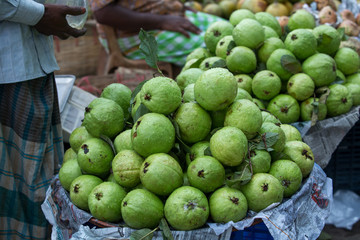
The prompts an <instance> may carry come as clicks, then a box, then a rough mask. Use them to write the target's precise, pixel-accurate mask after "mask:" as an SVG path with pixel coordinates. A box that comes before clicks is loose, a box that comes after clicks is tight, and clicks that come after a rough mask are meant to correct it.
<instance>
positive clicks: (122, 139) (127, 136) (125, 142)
mask: <svg viewBox="0 0 360 240" xmlns="http://www.w3.org/2000/svg"><path fill="white" fill-rule="evenodd" d="M114 147H115V151H116V153H119V152H120V151H122V150H125V149H127V150H132V149H133V146H132V143H131V129H128V130H125V131H123V132H121V133H120V134H119V135H117V136H116V138H115V139H114Z"/></svg>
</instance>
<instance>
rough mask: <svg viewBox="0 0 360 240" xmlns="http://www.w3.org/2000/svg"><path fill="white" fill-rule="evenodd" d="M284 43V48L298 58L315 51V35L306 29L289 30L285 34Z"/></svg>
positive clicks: (300, 58) (312, 53) (308, 55)
mask: <svg viewBox="0 0 360 240" xmlns="http://www.w3.org/2000/svg"><path fill="white" fill-rule="evenodd" d="M284 43H285V46H286V48H287V49H288V50H290V51H291V52H292V53H293V54H294V55H295V57H296V58H297V59H299V60H304V59H306V58H308V57H310V56H312V55H314V54H315V53H316V48H317V40H316V37H315V36H314V34H313V33H312V32H310V31H309V30H307V29H295V30H293V31H291V32H290V33H289V34H288V35H287V36H286V39H285V41H284Z"/></svg>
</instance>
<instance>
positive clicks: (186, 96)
mask: <svg viewBox="0 0 360 240" xmlns="http://www.w3.org/2000/svg"><path fill="white" fill-rule="evenodd" d="M194 87H195V83H192V84H189V85H187V86H186V88H185V89H184V92H183V96H182V98H183V102H185V103H186V102H194V101H195V93H194Z"/></svg>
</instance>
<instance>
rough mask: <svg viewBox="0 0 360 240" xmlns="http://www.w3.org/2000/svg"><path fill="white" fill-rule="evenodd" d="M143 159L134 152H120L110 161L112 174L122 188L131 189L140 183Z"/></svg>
mask: <svg viewBox="0 0 360 240" xmlns="http://www.w3.org/2000/svg"><path fill="white" fill-rule="evenodd" d="M143 161H144V159H143V158H142V157H140V155H139V154H137V153H136V152H135V151H134V150H122V151H120V152H119V153H118V154H116V155H115V157H114V159H113V161H112V172H113V175H114V178H115V180H116V182H117V183H118V184H119V185H121V186H122V187H126V188H132V187H135V186H136V185H138V184H139V183H140V167H141V164H142V163H143Z"/></svg>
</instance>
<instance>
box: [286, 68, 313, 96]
mask: <svg viewBox="0 0 360 240" xmlns="http://www.w3.org/2000/svg"><path fill="white" fill-rule="evenodd" d="M314 91H315V83H314V81H313V80H312V79H311V77H310V76H309V75H307V74H305V73H297V74H295V75H293V76H291V77H290V79H289V81H288V84H287V92H288V94H289V95H291V96H293V97H294V98H295V99H296V100H298V101H304V100H305V99H308V98H309V97H311V96H313V95H314Z"/></svg>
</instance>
